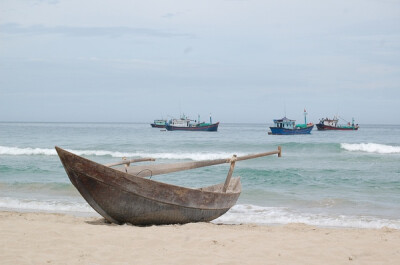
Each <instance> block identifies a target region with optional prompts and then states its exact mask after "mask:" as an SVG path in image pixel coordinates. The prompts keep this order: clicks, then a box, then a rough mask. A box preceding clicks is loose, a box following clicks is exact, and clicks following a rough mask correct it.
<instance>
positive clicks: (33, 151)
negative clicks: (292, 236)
mask: <svg viewBox="0 0 400 265" xmlns="http://www.w3.org/2000/svg"><path fill="white" fill-rule="evenodd" d="M68 151H69V152H71V153H74V154H76V155H79V156H82V155H83V156H111V157H118V158H121V157H153V158H156V159H177V160H179V159H190V160H208V159H223V158H230V157H231V156H232V153H228V152H215V153H206V152H204V153H201V152H200V153H185V152H181V153H179V152H177V153H146V152H116V151H106V150H68ZM0 155H15V156H18V155H44V156H56V155H57V152H56V150H55V149H48V148H30V147H26V148H19V147H7V146H0ZM236 155H238V156H241V155H245V154H244V153H237V154H236Z"/></svg>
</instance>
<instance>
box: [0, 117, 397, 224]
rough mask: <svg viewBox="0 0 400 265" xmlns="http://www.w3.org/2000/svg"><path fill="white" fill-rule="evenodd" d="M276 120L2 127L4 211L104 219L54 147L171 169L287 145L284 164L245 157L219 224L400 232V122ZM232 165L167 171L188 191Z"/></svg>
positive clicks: (220, 177)
mask: <svg viewBox="0 0 400 265" xmlns="http://www.w3.org/2000/svg"><path fill="white" fill-rule="evenodd" d="M268 126H269V125H267V124H224V123H221V124H220V127H219V129H218V132H216V133H213V132H180V131H173V132H166V131H161V130H160V129H156V128H151V127H150V125H149V124H124V123H120V124H114V123H89V124H84V123H0V208H1V209H6V210H8V209H12V210H19V211H48V212H69V213H71V214H76V213H83V214H91V215H92V214H93V215H96V213H95V212H94V211H93V210H92V209H91V208H90V206H88V205H87V204H86V202H85V201H84V200H83V199H82V198H81V197H80V195H79V193H78V192H77V191H76V190H75V188H74V187H73V186H72V184H71V183H70V182H69V179H68V177H67V175H66V173H65V171H64V169H63V167H62V165H61V163H60V161H59V159H58V156H57V155H56V152H55V150H54V146H55V145H58V146H60V147H62V148H65V149H68V150H71V151H72V152H74V153H76V154H78V155H82V156H84V157H87V158H89V159H91V160H94V161H96V162H99V163H109V162H114V161H119V160H120V159H121V157H123V156H126V157H132V158H137V157H149V156H150V157H154V158H156V159H157V161H156V162H161V163H172V162H182V161H198V160H204V159H215V158H229V157H231V156H232V155H233V154H237V155H238V156H241V155H246V154H251V153H258V152H266V151H271V150H275V149H277V146H278V145H280V146H282V151H283V155H282V157H281V158H278V157H277V156H276V155H275V156H269V157H264V158H258V159H254V160H248V161H240V162H238V163H237V164H236V167H235V172H234V175H235V176H241V177H242V185H243V189H242V194H241V196H240V198H239V201H238V203H237V205H236V206H235V207H233V208H232V209H231V210H230V211H229V212H228V213H227V214H225V215H224V216H222V217H221V218H219V219H217V220H216V221H215V222H220V223H258V224H285V223H290V222H301V223H306V224H312V225H319V226H336V227H361V228H364V227H366V228H379V227H383V226H388V227H392V228H397V229H400V126H398V125H385V126H378V125H361V128H360V130H359V131H348V132H346V131H340V132H321V131H317V130H313V131H312V134H311V135H294V136H277V135H268V134H267V132H268ZM228 169H229V165H228V164H225V165H217V166H212V167H206V168H200V169H195V170H191V171H185V172H178V173H172V174H167V175H159V176H155V177H153V178H154V179H157V180H159V181H164V182H168V183H173V184H177V185H182V186H186V187H201V186H207V185H212V184H216V183H219V182H223V181H224V180H225V177H226V174H227V172H228Z"/></svg>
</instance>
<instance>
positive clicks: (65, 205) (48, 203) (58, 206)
mask: <svg viewBox="0 0 400 265" xmlns="http://www.w3.org/2000/svg"><path fill="white" fill-rule="evenodd" d="M0 208H3V209H13V210H22V211H47V212H77V213H94V210H93V209H92V208H91V207H90V206H89V205H88V204H87V203H85V202H70V201H61V200H60V201H54V200H27V199H16V198H9V197H0Z"/></svg>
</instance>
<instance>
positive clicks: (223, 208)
mask: <svg viewBox="0 0 400 265" xmlns="http://www.w3.org/2000/svg"><path fill="white" fill-rule="evenodd" d="M55 148H56V150H57V153H58V156H59V157H60V160H61V162H62V164H63V166H64V168H65V171H66V172H67V175H68V177H69V179H70V180H71V182H72V184H73V185H74V186H75V187H76V189H77V190H78V191H79V193H80V194H81V195H82V197H83V198H84V199H85V200H86V201H87V202H88V203H89V205H90V206H91V207H92V208H93V209H94V210H95V211H96V212H98V213H99V214H100V215H101V216H103V217H104V218H105V219H106V220H108V221H109V222H112V223H116V224H123V223H131V224H134V225H152V224H177V223H180V224H183V223H189V222H207V221H211V220H214V219H216V218H218V217H220V216H221V215H223V214H224V213H226V212H227V211H228V210H229V209H230V208H231V207H232V206H233V205H235V203H236V201H237V199H238V198H239V195H240V193H241V183H240V177H234V178H232V174H233V170H234V167H235V163H236V162H237V161H241V160H246V159H253V158H257V157H262V156H267V155H273V154H278V156H279V157H280V156H281V148H280V147H278V150H276V151H272V152H266V153H260V154H253V155H247V156H243V157H236V156H233V157H232V158H228V159H216V160H206V161H196V162H183V163H173V164H156V165H140V166H130V164H131V163H135V162H142V161H154V159H152V158H142V159H133V160H123V161H121V162H117V163H113V164H108V165H102V164H98V163H96V162H93V161H91V160H88V159H86V158H83V157H80V156H78V155H75V154H73V153H70V152H68V151H66V150H64V149H61V148H59V147H57V146H56V147H55ZM223 163H230V169H229V172H228V175H227V177H226V180H225V183H220V184H217V185H213V186H208V187H203V188H199V189H191V188H186V187H181V186H176V185H171V184H166V183H162V182H158V181H154V180H151V179H148V178H146V177H151V176H154V175H159V174H166V173H171V172H177V171H182V170H189V169H194V168H199V167H205V166H212V165H218V164H223ZM114 166H118V167H117V168H112V167H114Z"/></svg>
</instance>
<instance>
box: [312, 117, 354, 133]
mask: <svg viewBox="0 0 400 265" xmlns="http://www.w3.org/2000/svg"><path fill="white" fill-rule="evenodd" d="M338 121H339V119H338V118H337V117H336V116H335V117H334V118H333V119H328V118H325V119H320V121H319V123H317V124H316V125H317V129H318V130H319V131H357V130H358V128H359V126H358V124H354V118H353V119H352V122H351V124H350V122H348V123H347V125H339V124H338Z"/></svg>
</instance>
